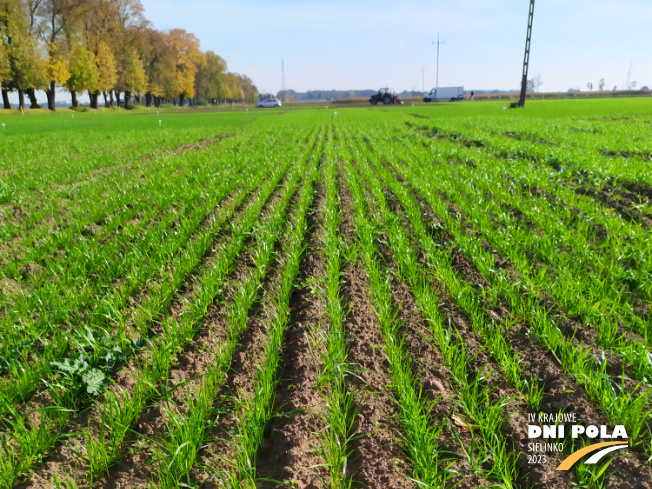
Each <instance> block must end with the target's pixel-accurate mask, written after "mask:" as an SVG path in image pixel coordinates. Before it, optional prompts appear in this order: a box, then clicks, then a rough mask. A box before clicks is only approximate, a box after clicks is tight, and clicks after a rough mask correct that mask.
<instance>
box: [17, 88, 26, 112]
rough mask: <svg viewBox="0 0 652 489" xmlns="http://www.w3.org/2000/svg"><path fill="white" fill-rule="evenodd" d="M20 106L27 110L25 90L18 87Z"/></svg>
mask: <svg viewBox="0 0 652 489" xmlns="http://www.w3.org/2000/svg"><path fill="white" fill-rule="evenodd" d="M18 108H19V109H22V110H25V90H22V89H20V88H19V89H18Z"/></svg>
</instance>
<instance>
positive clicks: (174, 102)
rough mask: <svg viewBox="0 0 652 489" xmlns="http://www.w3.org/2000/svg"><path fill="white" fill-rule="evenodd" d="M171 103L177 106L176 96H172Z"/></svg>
mask: <svg viewBox="0 0 652 489" xmlns="http://www.w3.org/2000/svg"><path fill="white" fill-rule="evenodd" d="M172 105H174V106H175V107H176V106H177V98H176V97H174V98H173V99H172Z"/></svg>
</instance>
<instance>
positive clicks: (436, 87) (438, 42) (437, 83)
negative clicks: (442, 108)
mask: <svg viewBox="0 0 652 489" xmlns="http://www.w3.org/2000/svg"><path fill="white" fill-rule="evenodd" d="M532 1H534V0H532ZM433 44H437V78H436V82H435V99H436V98H437V89H438V88H439V45H440V44H446V42H445V41H439V32H438V33H437V42H436V43H435V42H433Z"/></svg>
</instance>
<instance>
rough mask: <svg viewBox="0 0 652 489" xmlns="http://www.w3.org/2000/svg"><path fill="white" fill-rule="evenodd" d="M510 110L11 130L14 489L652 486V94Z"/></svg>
mask: <svg viewBox="0 0 652 489" xmlns="http://www.w3.org/2000/svg"><path fill="white" fill-rule="evenodd" d="M505 106H508V103H507V101H478V102H472V103H471V102H463V103H454V104H434V105H424V104H416V106H411V105H405V106H391V107H382V106H378V107H373V108H372V107H371V106H369V107H361V108H353V107H350V108H349V107H333V106H328V108H327V106H326V105H325V104H324V105H322V106H311V107H306V106H301V105H297V106H292V105H288V106H284V107H282V108H280V109H254V108H252V107H242V106H239V107H224V108H221V109H219V110H207V109H198V110H190V109H178V108H174V109H160V110H159V111H157V110H156V109H153V110H151V111H150V110H147V109H140V110H136V111H113V110H111V111H109V110H107V111H98V112H84V113H73V112H71V111H67V110H61V111H60V112H58V113H56V114H50V113H27V114H26V115H24V116H23V115H21V114H20V112H13V111H12V112H9V111H8V112H6V113H0V124H3V126H2V129H0V131H1V132H0V328H1V334H0V419H1V422H0V487H7V488H9V487H20V488H28V487H29V488H37V487H38V488H45V487H48V488H50V487H51V488H55V487H68V488H71V487H80V488H91V487H93V488H113V487H164V488H172V487H174V488H176V487H205V488H210V487H232V488H240V487H261V488H267V487H286V486H287V487H297V488H304V487H310V488H321V487H332V488H348V487H370V488H372V487H373V488H380V487H383V488H403V487H414V488H420V487H433V488H453V487H459V488H477V487H494V488H498V487H502V488H523V489H524V488H539V487H546V488H568V487H576V488H602V487H609V488H626V487H641V488H648V487H652V468H651V467H650V464H651V463H652V402H651V400H650V395H651V393H652V390H651V389H652V388H651V386H650V384H651V383H652V360H651V358H652V352H651V347H652V312H651V310H650V303H651V302H652V239H651V237H652V234H651V232H650V231H651V229H650V228H651V226H652V99H649V98H637V99H618V100H606V99H604V100H578V101H575V100H555V101H531V102H530V101H528V103H527V107H526V108H525V109H516V110H510V109H504V107H505ZM562 411H563V412H565V413H568V414H575V416H576V418H577V420H578V421H577V423H579V424H583V425H587V426H588V425H597V426H600V425H607V426H608V427H609V431H612V430H613V427H614V426H615V425H622V426H623V427H624V428H625V430H626V432H627V435H628V437H627V439H626V440H624V443H625V444H628V445H629V447H628V448H627V449H626V450H619V451H615V452H612V454H610V455H609V456H607V457H605V458H603V459H601V460H600V461H599V462H598V463H597V464H595V465H594V464H587V463H585V461H582V462H580V463H577V464H575V465H574V466H573V467H572V469H571V470H569V471H556V470H555V469H556V468H557V466H558V465H559V464H560V463H561V462H562V461H563V460H564V459H565V458H566V457H568V456H569V455H570V454H571V453H573V452H575V451H576V450H578V449H579V448H581V447H582V446H584V445H588V444H590V443H597V442H599V441H612V440H611V439H607V438H605V439H601V438H599V437H598V438H589V437H587V436H580V437H578V438H575V439H573V438H572V437H571V430H570V424H568V425H567V427H566V433H565V436H564V437H563V438H562V439H559V440H549V439H529V438H528V424H532V423H528V414H531V413H539V412H543V413H548V414H556V413H559V412H562ZM577 423H576V424H577ZM535 424H538V423H535ZM600 436H602V435H600ZM553 442H554V443H559V444H561V445H562V446H559V450H555V451H546V452H543V451H540V450H534V451H533V450H532V446H531V444H533V443H553Z"/></svg>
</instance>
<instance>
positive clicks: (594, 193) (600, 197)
mask: <svg viewBox="0 0 652 489" xmlns="http://www.w3.org/2000/svg"><path fill="white" fill-rule="evenodd" d="M573 190H574V191H575V193H577V194H580V195H587V196H589V197H591V198H593V199H595V200H596V201H597V202H599V203H600V204H602V205H605V206H607V207H608V208H612V209H615V210H616V211H618V213H619V214H620V215H621V217H623V218H627V219H629V220H633V221H636V222H638V223H639V224H643V225H645V226H648V227H652V217H650V216H648V215H646V214H643V213H642V212H640V211H639V210H637V209H634V208H633V206H636V205H638V204H639V203H638V201H637V200H634V199H633V198H632V197H631V195H629V194H627V193H626V192H623V191H621V190H616V189H613V188H609V187H607V188H606V189H596V188H590V187H576V188H574V189H573Z"/></svg>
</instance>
